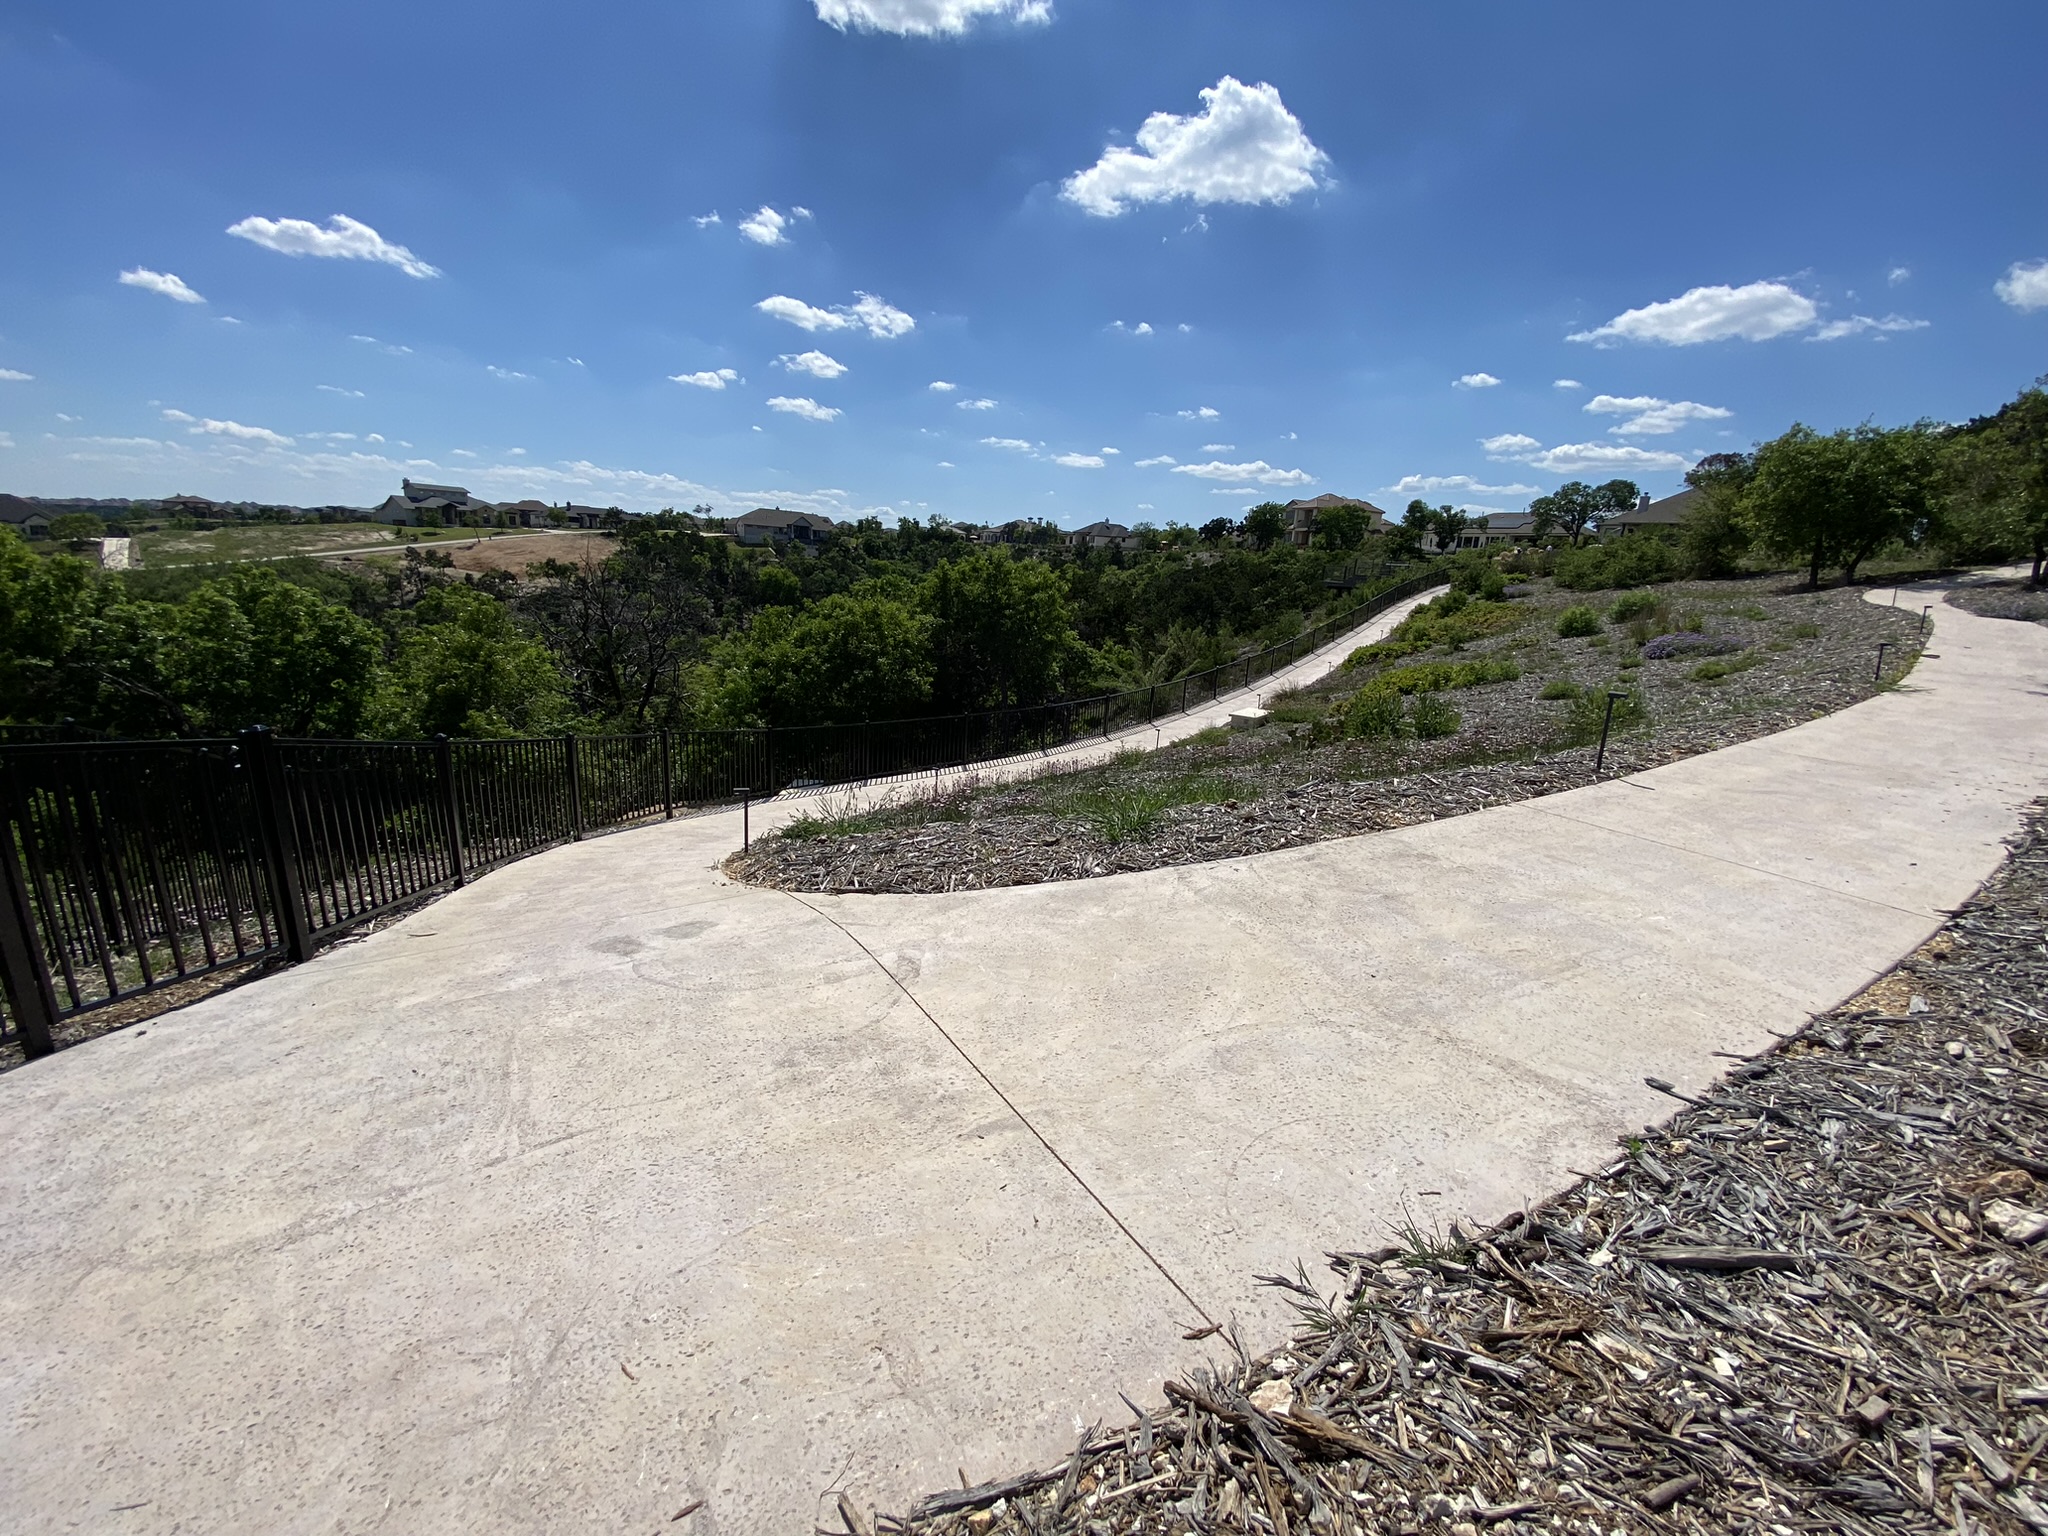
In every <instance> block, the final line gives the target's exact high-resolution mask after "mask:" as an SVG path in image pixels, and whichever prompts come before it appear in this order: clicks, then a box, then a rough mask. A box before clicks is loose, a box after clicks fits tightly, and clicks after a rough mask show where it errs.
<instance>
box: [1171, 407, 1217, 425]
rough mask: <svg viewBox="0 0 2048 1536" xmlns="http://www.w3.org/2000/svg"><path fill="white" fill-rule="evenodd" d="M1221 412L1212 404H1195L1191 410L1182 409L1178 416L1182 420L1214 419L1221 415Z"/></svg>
mask: <svg viewBox="0 0 2048 1536" xmlns="http://www.w3.org/2000/svg"><path fill="white" fill-rule="evenodd" d="M1222 414H1223V413H1222V412H1221V411H1219V410H1217V409H1216V408H1215V407H1214V406H1213V405H1202V406H1197V407H1196V408H1195V409H1194V410H1192V411H1182V412H1181V413H1180V418H1181V420H1182V421H1214V420H1215V419H1216V418H1217V417H1218V416H1221V415H1222Z"/></svg>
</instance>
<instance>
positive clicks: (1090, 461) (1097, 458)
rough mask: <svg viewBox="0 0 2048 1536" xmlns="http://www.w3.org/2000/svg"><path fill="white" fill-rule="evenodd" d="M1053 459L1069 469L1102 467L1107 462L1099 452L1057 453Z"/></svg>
mask: <svg viewBox="0 0 2048 1536" xmlns="http://www.w3.org/2000/svg"><path fill="white" fill-rule="evenodd" d="M1052 461H1053V463H1055V464H1061V465H1064V466H1065V467H1066V468H1068V469H1100V468H1102V466H1103V465H1104V464H1105V463H1106V462H1107V461H1106V460H1105V459H1104V458H1103V457H1102V455H1101V454H1099V453H1056V454H1054V455H1053V456H1052Z"/></svg>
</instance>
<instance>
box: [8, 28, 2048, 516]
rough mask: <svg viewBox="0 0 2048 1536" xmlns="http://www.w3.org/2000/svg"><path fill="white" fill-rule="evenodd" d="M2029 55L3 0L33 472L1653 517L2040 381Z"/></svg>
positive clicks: (159, 488) (1712, 34)
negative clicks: (1788, 452)
mask: <svg viewBox="0 0 2048 1536" xmlns="http://www.w3.org/2000/svg"><path fill="white" fill-rule="evenodd" d="M2043 58H2048V9H2044V8H2043V7H2041V6H2040V5H2039V4H2038V3H2009V4H1963V5H1958V6H1954V7H1945V8H1940V9H1936V10H1929V9H1928V8H1926V7H1925V6H1923V5H1914V6H1911V7H1909V6H1906V5H1902V4H1885V3H1875V4H1871V3H1866V4H1861V5H1855V6H1851V5H1847V4H1833V3H1813V4H1802V5H1790V6H1788V5H1785V4H1783V3H1782V0H1779V3H1774V4H1768V5H1765V4H1748V3H1740V0H1738V3H1724V4H1722V5H1719V6H1716V7H1713V8H1710V9H1701V8H1698V7H1674V6H1644V5H1641V4H1621V3H1584V4H1574V5H1563V4H1544V5H1528V4H1515V5H1510V4H1468V3H1459V0H1447V3H1444V4H1441V5H1436V6H1416V5H1383V4H1363V3H1359V0H1333V3H1327V4H1324V3H1292V4H1290V3H1284V0H1273V3H1268V4H1264V5H1257V6H1254V5H1248V4H1243V3H1237V4H1229V3H1224V0H1125V3H1119V4H1110V3H1107V0H1052V3H1051V4H1050V5H1045V4H1036V3H1031V0H747V3H745V4H737V3H728V4H722V5H713V4H706V3H701V0H700V3H694V4H693V3H687V0H666V3H661V4H652V3H640V0H616V3H613V4H610V5H606V6H603V7H591V6H569V5H565V4H553V5H547V4H541V3H537V0H510V3H505V0H501V3H498V4H494V5H491V6H488V7H486V6H482V5H471V4H466V3H448V0H441V3H433V4H419V3H417V0H413V3H408V4H404V5H399V4H393V3H389V0H350V3H348V4H346V5H343V4H330V3H326V0H296V3H294V4H292V5H290V6H280V5H276V4H274V3H264V4H258V3H255V0H245V3H238V4H223V3H205V0H197V3H193V4H189V5H186V6H180V7H167V6H163V5H160V4H151V5H142V4H135V3H128V0H107V3H101V4H99V5H96V6H93V7H90V8H87V7H80V6H78V5H76V4H75V3H64V4H58V3H53V0H0V198H4V200H5V202H4V206H5V208H6V214H7V217H6V226H7V230H8V238H7V239H5V240H4V241H0V489H6V490H11V491H15V492H19V493H25V494H43V495H167V494H171V493H173V492H179V491H193V492H198V493H201V494H211V495H220V496H233V497H251V498H259V499H267V500H268V499H275V500H288V501H295V502H300V503H306V504H313V503H325V502H344V503H355V504H367V503H370V502H374V501H376V500H379V499H381V498H382V497H383V496H384V495H386V494H388V493H389V492H390V491H391V490H393V489H395V488H396V486H397V482H398V480H399V477H400V476H401V475H404V474H410V475H412V476H413V477H415V478H420V479H430V480H456V481H459V482H460V483H463V484H466V485H468V486H470V487H471V488H472V489H474V490H476V491H477V492H478V493H479V494H482V495H489V496H496V497H502V498H511V497H514V496H524V495H535V496H539V497H541V498H543V499H547V500H553V501H561V500H575V501H579V502H595V503H597V504H600V505H613V504H616V505H621V506H625V507H628V508H633V509H652V508H656V507H660V506H663V505H675V506H689V505H692V504H694V503H698V502H708V503H710V504H711V505H713V506H714V507H716V508H717V509H718V510H720V511H734V510H744V508H745V507H747V506H752V505H756V504H763V503H777V504H780V505H784V506H790V507H800V508H806V509H812V510H819V511H823V512H826V513H828V514H829V515H833V516H844V515H849V514H854V513H859V512H864V511H868V510H877V511H881V512H882V513H883V515H885V516H886V515H889V512H890V511H891V510H893V511H894V512H895V513H898V514H903V513H908V514H916V515H920V516H922V515H930V514H932V513H943V514H945V515H948V516H951V517H955V518H959V519H963V520H968V521H985V520H994V519H1003V518H1009V517H1017V516H1044V517H1051V518H1053V519H1055V520H1056V521H1059V522H1061V523H1064V524H1067V525H1073V524H1077V523H1080V522H1085V521H1088V520H1090V519H1093V518H1096V517H1109V518H1112V519H1115V520H1118V521H1123V522H1136V521H1140V520H1151V521H1156V522H1165V521H1168V520H1178V521H1183V522H1197V523H1199V522H1202V521H1206V520H1207V519H1208V518H1210V517H1213V516H1216V515H1218V514H1221V513H1230V514H1235V513H1237V512H1238V511H1240V510H1241V509H1242V508H1243V507H1244V506H1246V505H1248V504H1250V503H1252V502H1254V501H1258V500H1263V499H1266V498H1268V497H1274V498H1277V499H1281V500H1285V499H1287V498H1289V497H1291V496H1296V495H1314V494H1317V493H1320V492H1323V491H1337V492H1341V493H1343V494H1346V495H1358V496H1365V497H1370V498H1372V499H1374V500H1376V501H1377V502H1379V503H1380V504H1381V505H1383V506H1389V507H1398V506H1400V505H1405V503H1406V501H1407V499H1408V497H1409V496H1411V495H1417V494H1421V495H1427V496H1428V497H1429V498H1430V499H1431V500H1433V501H1440V500H1448V501H1453V502H1458V503H1460V504H1465V505H1470V506H1474V507H1491V508H1502V507H1519V506H1521V505H1523V504H1525V503H1526V502H1527V500H1528V499H1529V497H1530V496H1531V495H1532V494H1534V492H1536V491H1539V490H1548V489H1550V488H1552V487H1554V486H1555V485H1557V484H1558V483H1559V482H1560V481H1562V480H1564V479H1569V478H1590V479H1595V480H1599V479H1605V478H1608V477H1610V476H1611V475H1615V474H1622V475H1627V476H1629V477H1630V478H1634V479H1636V480H1638V481H1640V482H1641V483H1642V484H1643V485H1644V486H1645V487H1646V488H1648V489H1651V490H1654V491H1657V492H1659V493H1662V492H1665V491H1669V490H1671V489H1674V488H1675V487H1676V486H1677V485H1678V484H1679V483H1680V479H1679V477H1680V475H1681V474H1682V472H1683V469H1684V467H1685V465H1687V464H1689V463H1690V462H1692V460H1693V459H1694V458H1695V457H1696V456H1697V455H1699V454H1701V453H1705V452H1712V451H1716V450H1719V449H1723V448H1727V447H1731V446H1746V445H1748V444H1749V443H1751V442H1753V441H1755V440H1757V439H1759V438H1763V437H1769V436H1772V435H1775V434H1776V433H1777V432H1779V431H1781V430H1783V429H1784V427H1785V426H1786V425H1787V424H1788V423H1790V422H1791V421H1792V420H1794V419H1803V420H1806V421H1809V422H1811V423H1813V424H1815V425H1818V426H1822V427H1830V428H1831V427H1835V426H1840V425H1846V424H1850V423H1853V422H1856V421H1860V420H1863V419H1865V418H1874V419H1876V420H1878V421H1880V422H1897V421H1904V420H1910V419H1913V418H1916V417H1920V416H1933V417H1940V418H1949V419H1954V418H1961V417H1965V416H1968V415H1971V414H1975V413H1977V412H1980V411H1984V410H1988V409H1991V408H1992V407H1994V406H1996V405H1997V404H1998V403H1999V402H2000V401H2001V400H2003V399H2006V398H2008V397H2010V396H2011V395H2012V394H2013V393H2014V392H2015V391H2016V390H2017V389H2019V388H2021V387H2023V386H2024V385H2025V384H2027V383H2028V382H2029V381H2030V380H2031V379H2033V378H2034V377H2035V376H2036V375H2037V374H2040V373H2041V372H2043V371H2044V370H2048V158H2044V156H2043V154H2042V153H2041V146H2042V145H2043V143H2044V142H2048V132H2044V129H2048V91H2044V90H2042V89H2041V86H2040V67H2041V60H2042V59H2043ZM763 210H767V212H766V213H764V212H763ZM713 215H715V216H716V217H715V219H714V218H713ZM1460 381H1462V382H1460ZM1559 381H1564V382H1559ZM942 385H944V386H950V387H944V388H942V387H939V386H942Z"/></svg>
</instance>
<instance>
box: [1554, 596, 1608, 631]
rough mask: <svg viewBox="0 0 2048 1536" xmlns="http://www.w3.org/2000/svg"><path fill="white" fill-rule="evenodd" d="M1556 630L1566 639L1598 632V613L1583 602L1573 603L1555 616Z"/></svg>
mask: <svg viewBox="0 0 2048 1536" xmlns="http://www.w3.org/2000/svg"><path fill="white" fill-rule="evenodd" d="M1557 632H1558V634H1559V636H1561V637H1562V638H1563V639H1566V640H1580V639H1584V638H1585V637H1586V636H1588V635H1597V634H1599V633H1600V615H1599V614H1597V613H1595V612H1594V611H1593V610H1592V609H1591V608H1589V607H1587V606H1586V605H1585V604H1584V603H1573V604H1572V605H1571V607H1569V608H1567V609H1565V611H1564V612H1563V613H1560V614H1559V615H1558V616H1557Z"/></svg>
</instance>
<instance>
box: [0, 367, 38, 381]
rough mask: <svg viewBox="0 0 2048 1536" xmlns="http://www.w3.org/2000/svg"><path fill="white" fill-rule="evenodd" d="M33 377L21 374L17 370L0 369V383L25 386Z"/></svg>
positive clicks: (30, 374) (32, 375) (28, 374)
mask: <svg viewBox="0 0 2048 1536" xmlns="http://www.w3.org/2000/svg"><path fill="white" fill-rule="evenodd" d="M34 377H35V375H34V374H32V373H23V372H22V371H21V370H20V369H19V368H0V382H4V383H8V384H26V383H27V382H28V381H29V380H30V379H33V378H34Z"/></svg>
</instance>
